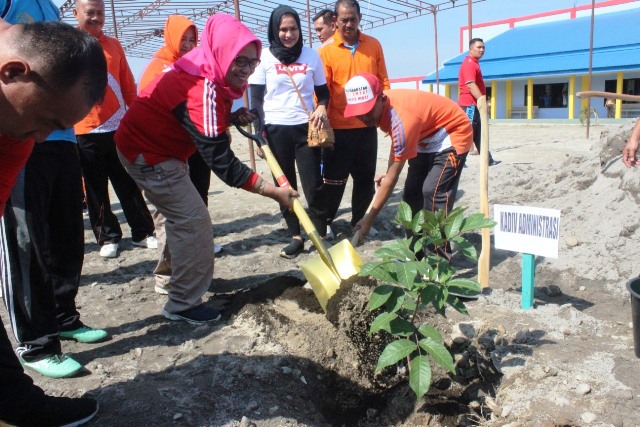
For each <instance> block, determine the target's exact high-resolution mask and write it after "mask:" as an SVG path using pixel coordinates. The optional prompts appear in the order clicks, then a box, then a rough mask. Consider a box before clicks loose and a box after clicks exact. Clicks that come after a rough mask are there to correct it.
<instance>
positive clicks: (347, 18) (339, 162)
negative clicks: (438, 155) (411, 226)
mask: <svg viewBox="0 0 640 427" xmlns="http://www.w3.org/2000/svg"><path fill="white" fill-rule="evenodd" d="M335 12H336V24H337V27H338V30H337V31H336V33H335V34H334V35H333V41H332V42H331V41H328V42H327V43H325V44H324V45H323V46H322V48H320V50H319V53H320V58H321V59H322V62H323V63H324V69H325V74H326V76H327V85H328V86H329V93H330V94H331V98H330V100H329V108H328V111H329V121H330V123H331V127H333V128H334V130H335V139H336V142H335V149H334V150H332V151H331V150H324V153H323V156H324V159H323V160H324V166H323V169H324V170H323V179H324V189H323V191H324V193H325V199H326V200H327V203H328V206H327V208H328V209H327V214H328V222H329V223H331V221H332V220H333V218H335V216H336V213H337V212H338V208H339V206H340V201H341V200H342V195H343V194H344V189H345V186H346V184H347V180H348V179H349V175H351V177H352V178H353V192H352V194H351V210H352V212H351V225H355V224H356V223H357V222H358V221H360V220H361V219H362V217H363V216H364V214H365V212H366V211H367V206H369V203H370V202H371V200H372V199H373V194H374V192H375V188H374V184H373V178H374V175H375V173H376V157H377V154H378V131H377V129H376V128H375V127H370V126H366V125H364V124H363V123H361V122H360V121H359V120H357V119H355V118H353V117H351V118H345V116H344V109H345V106H346V105H347V101H346V98H345V95H344V85H345V84H346V83H347V81H348V80H349V79H350V78H351V77H353V76H354V75H356V74H357V73H360V72H368V73H372V74H373V75H375V76H377V77H378V79H380V82H381V84H382V87H383V89H389V87H390V86H389V78H388V77H387V66H386V64H385V62H384V55H383V53H382V46H381V45H380V42H378V40H376V39H374V38H373V37H371V36H367V35H365V34H362V33H361V32H360V30H358V25H359V24H360V19H361V18H362V15H361V14H360V5H359V4H358V2H357V1H356V0H338V1H337V2H336V7H335ZM327 231H328V233H327V237H328V238H331V236H332V235H333V232H332V231H331V227H330V225H329V227H328V230H327ZM320 232H322V230H320Z"/></svg>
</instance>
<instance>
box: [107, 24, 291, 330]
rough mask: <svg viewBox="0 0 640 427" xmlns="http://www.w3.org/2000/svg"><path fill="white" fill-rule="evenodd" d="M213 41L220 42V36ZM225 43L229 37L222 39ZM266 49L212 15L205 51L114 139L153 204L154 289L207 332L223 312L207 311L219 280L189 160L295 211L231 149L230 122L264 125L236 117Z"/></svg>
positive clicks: (151, 95) (177, 315)
mask: <svg viewBox="0 0 640 427" xmlns="http://www.w3.org/2000/svg"><path fill="white" fill-rule="evenodd" d="M214 34H215V35H217V37H214ZM220 34H224V35H225V36H224V37H220ZM261 49H262V45H261V43H260V40H258V38H256V37H255V36H254V35H253V34H252V33H251V31H250V30H249V29H248V28H247V27H246V26H245V25H244V24H242V23H241V22H239V21H238V20H236V19H235V18H234V17H232V16H230V15H224V14H215V15H212V16H211V17H210V18H209V19H208V21H207V24H206V26H205V30H204V33H203V41H202V46H199V47H196V48H194V49H193V50H192V51H191V52H189V53H187V54H186V55H184V56H183V57H182V58H180V59H179V60H178V61H176V63H175V64H174V65H173V67H172V69H171V70H170V71H168V72H166V73H164V74H163V76H162V78H159V79H155V80H154V81H153V82H152V83H151V84H150V85H149V86H147V87H146V88H145V89H144V90H143V91H142V93H141V94H140V96H139V97H138V99H136V101H134V103H133V105H132V106H131V108H130V109H129V110H128V111H127V113H126V114H125V117H124V119H123V120H122V122H121V124H120V127H119V129H118V131H117V133H116V145H117V147H118V151H119V156H120V160H121V161H122V163H123V165H124V167H125V168H126V169H127V172H129V174H130V175H131V176H132V177H133V179H134V180H135V181H136V182H137V183H138V185H139V186H140V187H141V188H142V189H143V190H144V191H145V194H146V196H147V198H148V199H149V200H150V201H151V202H152V203H153V204H154V205H155V207H156V209H157V212H156V215H155V221H156V229H162V228H164V231H165V232H163V233H158V241H159V242H158V249H159V250H160V252H161V255H160V260H159V262H158V265H157V266H156V269H155V271H154V273H155V274H156V284H157V285H165V284H168V290H169V299H168V301H167V303H166V305H165V307H164V310H163V311H162V314H163V315H164V316H165V317H167V318H169V319H171V320H185V321H187V322H190V323H194V324H200V323H205V322H208V321H213V320H218V319H219V318H220V313H219V312H218V311H217V310H215V309H213V308H210V307H206V306H205V305H204V304H203V303H202V296H203V295H204V293H205V292H206V291H207V290H208V289H209V286H210V285H211V278H212V276H213V247H212V245H213V243H212V242H213V233H212V231H211V218H210V216H209V211H208V209H207V207H206V206H205V204H204V202H203V201H202V199H201V198H200V195H199V194H198V192H197V191H196V189H195V187H194V185H193V183H192V182H191V180H190V179H189V172H188V166H187V164H186V162H187V159H188V158H189V156H191V155H192V154H193V153H195V152H196V151H198V152H199V153H200V154H201V155H202V158H203V159H204V161H205V162H206V163H207V165H208V166H209V167H210V168H211V170H213V172H214V173H215V174H216V175H217V176H218V177H219V178H220V179H221V180H223V181H224V182H225V183H226V184H227V185H229V186H233V187H238V188H243V189H245V190H247V191H250V192H253V193H258V194H260V195H264V196H266V197H270V198H272V199H274V200H276V201H277V202H279V203H281V204H284V205H286V206H289V207H291V205H292V200H291V197H292V196H297V195H298V194H297V193H296V192H295V191H293V190H291V189H289V188H278V187H275V186H274V185H272V184H270V183H268V182H267V181H265V180H263V179H262V178H260V176H259V175H257V174H256V173H255V172H254V171H253V170H251V169H250V168H249V167H247V166H246V165H245V164H243V163H242V162H241V161H240V160H239V159H238V158H237V157H236V156H235V154H234V153H233V151H232V150H231V147H230V141H229V136H228V133H227V129H228V127H229V124H230V123H238V124H248V123H250V122H251V121H253V120H255V119H257V117H256V116H255V115H254V114H251V113H250V112H249V111H248V110H247V109H246V108H241V109H240V110H238V111H236V112H234V113H232V112H231V107H232V104H233V100H234V99H238V98H240V97H242V95H243V93H244V91H245V89H246V87H247V81H248V78H249V76H250V75H251V73H252V72H253V70H254V69H255V67H256V66H257V65H258V64H259V63H260V59H259V58H260V51H261Z"/></svg>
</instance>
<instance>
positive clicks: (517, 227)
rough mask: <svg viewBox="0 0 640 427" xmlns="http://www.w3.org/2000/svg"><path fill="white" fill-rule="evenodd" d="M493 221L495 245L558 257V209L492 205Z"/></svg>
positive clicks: (527, 252)
mask: <svg viewBox="0 0 640 427" xmlns="http://www.w3.org/2000/svg"><path fill="white" fill-rule="evenodd" d="M493 220H494V221H495V222H497V225H496V226H495V228H494V229H493V235H494V239H495V247H496V248H498V249H506V250H508V251H515V252H521V253H525V254H533V255H540V256H545V257H550V258H558V243H559V241H560V211H559V210H557V209H545V208H533V207H529V206H509V205H494V206H493Z"/></svg>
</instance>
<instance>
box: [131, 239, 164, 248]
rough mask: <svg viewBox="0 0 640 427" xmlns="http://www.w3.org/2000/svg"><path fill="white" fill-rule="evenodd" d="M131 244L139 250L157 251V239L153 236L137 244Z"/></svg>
mask: <svg viewBox="0 0 640 427" xmlns="http://www.w3.org/2000/svg"><path fill="white" fill-rule="evenodd" d="M132 244H133V246H139V247H141V248H149V249H158V239H156V237H155V236H149V237H147V238H146V239H142V240H140V241H139V242H132Z"/></svg>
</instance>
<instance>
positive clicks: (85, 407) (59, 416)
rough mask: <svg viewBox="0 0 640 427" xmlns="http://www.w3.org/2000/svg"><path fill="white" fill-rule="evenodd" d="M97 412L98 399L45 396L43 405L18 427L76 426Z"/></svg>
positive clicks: (21, 421)
mask: <svg viewBox="0 0 640 427" xmlns="http://www.w3.org/2000/svg"><path fill="white" fill-rule="evenodd" d="M97 413H98V401H97V400H95V399H91V398H89V397H80V398H69V397H53V396H45V397H44V405H42V407H41V408H38V411H33V412H32V413H31V415H30V416H29V417H28V418H27V419H23V420H20V421H19V422H18V423H17V424H18V425H19V426H20V427H76V426H80V425H82V424H84V423H86V422H89V421H90V420H91V419H92V418H93V417H94V416H95V415H96V414H97Z"/></svg>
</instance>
